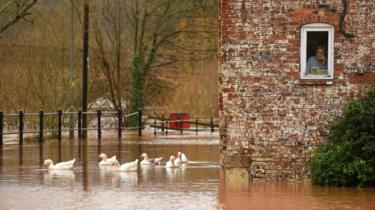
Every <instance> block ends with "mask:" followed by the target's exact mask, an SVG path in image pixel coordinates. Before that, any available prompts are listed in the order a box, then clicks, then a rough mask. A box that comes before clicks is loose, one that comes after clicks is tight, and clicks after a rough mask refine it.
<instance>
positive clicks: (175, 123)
mask: <svg viewBox="0 0 375 210" xmlns="http://www.w3.org/2000/svg"><path fill="white" fill-rule="evenodd" d="M168 118H169V119H170V120H173V122H169V123H168V127H169V128H175V129H180V128H190V122H185V121H183V122H182V123H181V122H179V121H174V120H190V116H189V114H188V113H171V114H169V116H168Z"/></svg>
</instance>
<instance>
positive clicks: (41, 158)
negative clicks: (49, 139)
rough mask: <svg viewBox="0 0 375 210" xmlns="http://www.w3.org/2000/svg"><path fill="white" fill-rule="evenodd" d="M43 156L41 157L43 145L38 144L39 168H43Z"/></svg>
mask: <svg viewBox="0 0 375 210" xmlns="http://www.w3.org/2000/svg"><path fill="white" fill-rule="evenodd" d="M43 163H44V156H43V143H39V166H43Z"/></svg>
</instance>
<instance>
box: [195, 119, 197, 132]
mask: <svg viewBox="0 0 375 210" xmlns="http://www.w3.org/2000/svg"><path fill="white" fill-rule="evenodd" d="M195 135H198V118H195Z"/></svg>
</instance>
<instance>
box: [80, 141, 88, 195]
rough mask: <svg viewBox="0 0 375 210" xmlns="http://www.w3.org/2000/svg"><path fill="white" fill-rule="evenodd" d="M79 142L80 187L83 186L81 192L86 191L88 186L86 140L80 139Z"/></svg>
mask: <svg viewBox="0 0 375 210" xmlns="http://www.w3.org/2000/svg"><path fill="white" fill-rule="evenodd" d="M81 141H82V185H83V190H84V191H87V190H88V186H89V179H88V159H87V155H88V154H87V139H82V140H81Z"/></svg>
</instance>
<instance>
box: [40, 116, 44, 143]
mask: <svg viewBox="0 0 375 210" xmlns="http://www.w3.org/2000/svg"><path fill="white" fill-rule="evenodd" d="M43 116H44V112H43V111H40V112H39V143H43V140H44V137H43V134H44V133H43V130H44V128H43V127H44V122H43Z"/></svg>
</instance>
